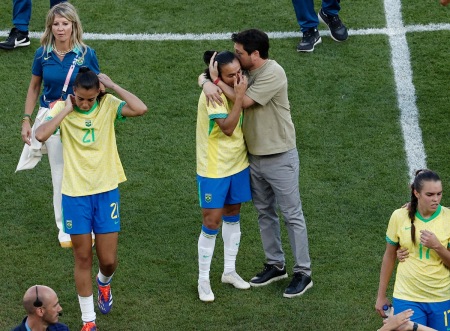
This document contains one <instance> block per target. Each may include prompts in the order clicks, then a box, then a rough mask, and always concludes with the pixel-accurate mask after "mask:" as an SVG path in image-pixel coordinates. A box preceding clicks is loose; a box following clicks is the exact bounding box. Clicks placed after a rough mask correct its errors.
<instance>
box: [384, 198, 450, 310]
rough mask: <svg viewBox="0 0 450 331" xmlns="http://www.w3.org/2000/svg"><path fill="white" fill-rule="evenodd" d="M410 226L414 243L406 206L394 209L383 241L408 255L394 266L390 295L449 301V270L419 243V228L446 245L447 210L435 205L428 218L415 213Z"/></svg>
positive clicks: (449, 227) (449, 212)
mask: <svg viewBox="0 0 450 331" xmlns="http://www.w3.org/2000/svg"><path fill="white" fill-rule="evenodd" d="M414 226H415V228H416V244H413V242H412V240H411V220H410V219H409V217H408V210H407V209H406V208H401V209H397V210H396V211H394V213H393V214H392V216H391V219H390V221H389V225H388V229H387V232H386V241H387V242H388V243H389V244H392V245H397V244H398V245H399V246H400V247H402V248H407V249H408V251H409V256H408V258H407V259H406V260H405V261H404V262H401V263H399V264H398V266H397V275H396V278H395V285H394V297H395V298H397V299H402V300H408V301H416V302H441V301H446V300H450V270H449V269H448V268H447V267H446V266H445V265H444V263H443V262H442V260H441V258H440V257H439V255H438V254H437V253H436V252H435V251H434V250H433V249H430V248H427V247H425V246H423V245H422V244H420V231H421V230H429V231H431V232H433V233H434V234H435V235H436V237H437V238H438V240H439V242H440V243H441V244H442V245H443V246H444V247H446V248H447V247H449V242H450V210H449V209H448V208H445V207H442V206H439V207H438V209H437V210H436V212H435V213H434V214H433V215H432V216H431V217H430V218H429V219H424V218H423V217H421V216H420V215H418V214H416V218H415V220H414Z"/></svg>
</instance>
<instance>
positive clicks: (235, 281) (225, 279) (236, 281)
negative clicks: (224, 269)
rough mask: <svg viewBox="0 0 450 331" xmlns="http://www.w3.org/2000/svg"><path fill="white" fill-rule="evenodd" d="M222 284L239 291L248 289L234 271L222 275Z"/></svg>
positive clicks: (247, 285)
mask: <svg viewBox="0 0 450 331" xmlns="http://www.w3.org/2000/svg"><path fill="white" fill-rule="evenodd" d="M222 283H225V284H231V285H233V286H234V287H236V288H238V289H240V290H247V289H249V288H250V284H249V283H248V282H246V281H245V280H243V279H242V278H241V276H239V275H238V274H237V272H236V271H232V272H229V273H227V274H222Z"/></svg>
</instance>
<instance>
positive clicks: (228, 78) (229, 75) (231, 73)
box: [220, 59, 241, 87]
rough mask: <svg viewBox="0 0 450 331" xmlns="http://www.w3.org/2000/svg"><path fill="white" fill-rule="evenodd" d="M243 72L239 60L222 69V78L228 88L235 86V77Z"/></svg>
mask: <svg viewBox="0 0 450 331" xmlns="http://www.w3.org/2000/svg"><path fill="white" fill-rule="evenodd" d="M240 72H241V64H240V63H239V60H238V59H234V60H233V62H231V63H228V64H225V65H223V66H221V67H220V78H221V79H222V80H223V82H224V83H225V84H227V85H228V86H231V87H233V86H234V77H236V76H237V74H239V73H240Z"/></svg>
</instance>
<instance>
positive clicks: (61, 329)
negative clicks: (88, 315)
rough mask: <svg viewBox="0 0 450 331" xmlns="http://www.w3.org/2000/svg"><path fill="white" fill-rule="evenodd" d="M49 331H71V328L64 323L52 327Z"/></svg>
mask: <svg viewBox="0 0 450 331" xmlns="http://www.w3.org/2000/svg"><path fill="white" fill-rule="evenodd" d="M47 331H69V327H68V326H67V325H65V324H63V323H56V324H52V325H50V326H49V327H48V328H47Z"/></svg>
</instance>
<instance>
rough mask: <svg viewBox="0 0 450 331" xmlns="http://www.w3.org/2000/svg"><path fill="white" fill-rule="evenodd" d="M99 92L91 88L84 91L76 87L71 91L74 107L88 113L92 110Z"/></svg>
mask: <svg viewBox="0 0 450 331" xmlns="http://www.w3.org/2000/svg"><path fill="white" fill-rule="evenodd" d="M99 93H100V90H98V89H96V88H91V89H89V90H86V89H85V88H82V87H78V88H74V89H73V94H74V95H75V105H76V106H77V107H78V108H80V109H81V110H84V111H88V110H90V109H91V108H92V106H93V105H94V103H95V101H96V100H97V96H98V95H99Z"/></svg>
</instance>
